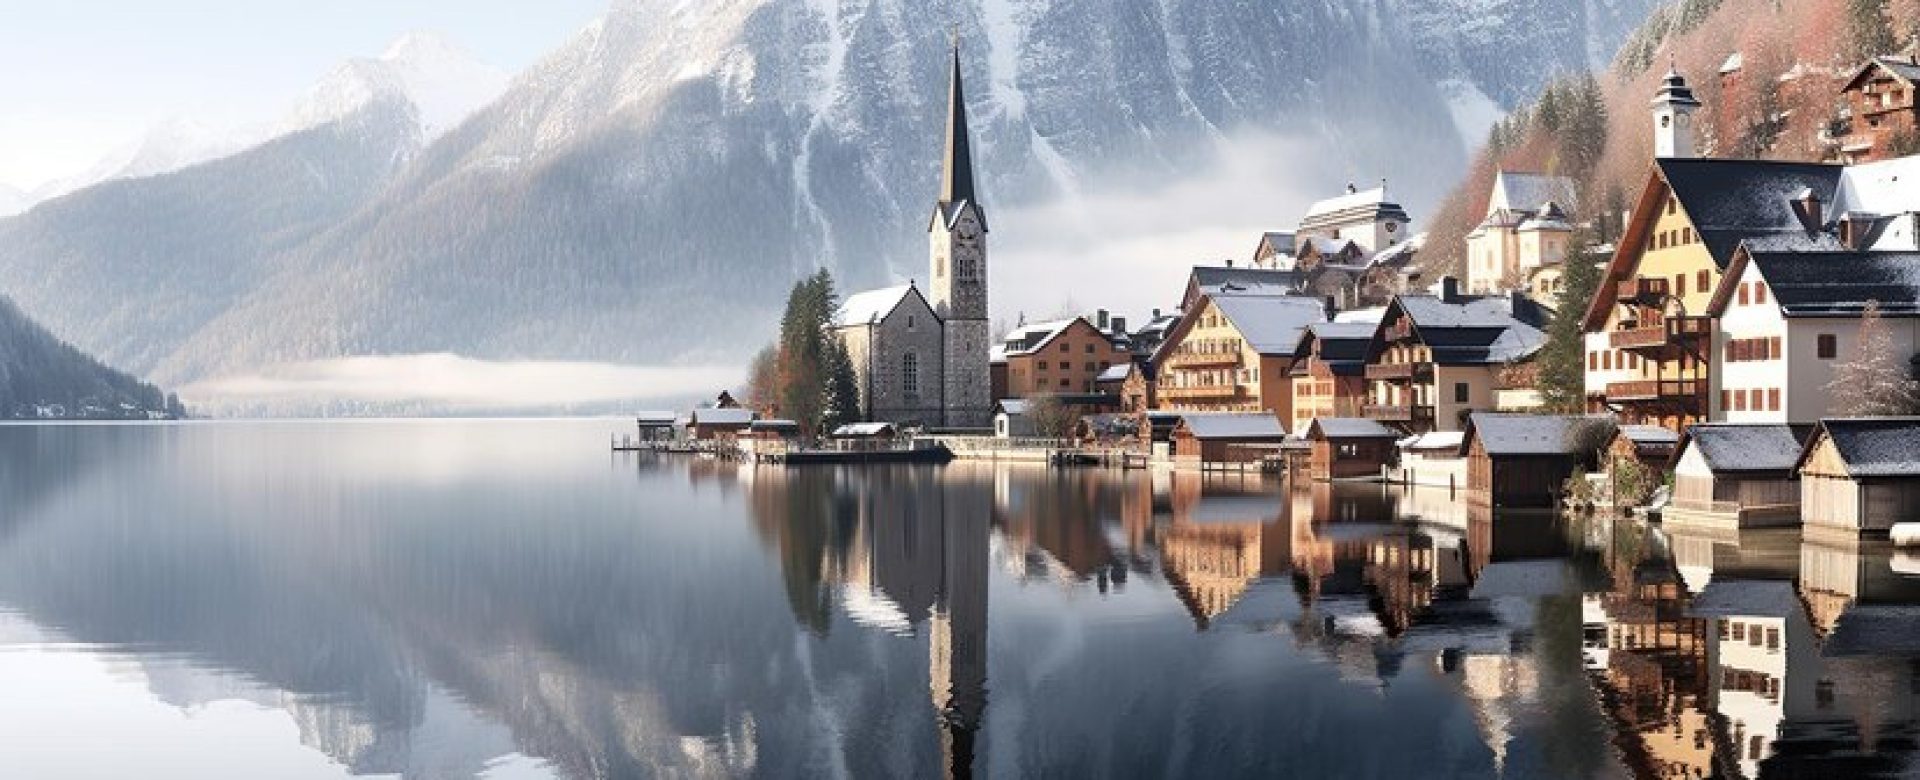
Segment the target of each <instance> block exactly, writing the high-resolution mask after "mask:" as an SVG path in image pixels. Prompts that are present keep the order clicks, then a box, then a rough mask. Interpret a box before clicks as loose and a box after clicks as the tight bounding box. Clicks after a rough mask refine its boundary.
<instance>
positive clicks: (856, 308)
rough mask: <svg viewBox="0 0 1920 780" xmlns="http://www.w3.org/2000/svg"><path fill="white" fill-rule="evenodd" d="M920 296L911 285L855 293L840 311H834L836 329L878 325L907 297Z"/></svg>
mask: <svg viewBox="0 0 1920 780" xmlns="http://www.w3.org/2000/svg"><path fill="white" fill-rule="evenodd" d="M919 294H920V291H919V290H918V289H915V288H914V286H913V285H911V284H902V285H898V286H895V287H883V288H881V289H878V290H868V291H866V292H860V293H854V294H853V295H849V296H847V299H846V300H845V301H842V302H841V303H840V308H839V309H836V310H834V312H833V325H834V327H836V328H851V327H855V326H858V325H872V324H875V323H878V322H879V321H881V320H884V319H886V318H887V315H889V314H892V313H893V310H894V309H896V308H899V306H900V302H901V301H904V300H906V299H907V296H909V295H919Z"/></svg>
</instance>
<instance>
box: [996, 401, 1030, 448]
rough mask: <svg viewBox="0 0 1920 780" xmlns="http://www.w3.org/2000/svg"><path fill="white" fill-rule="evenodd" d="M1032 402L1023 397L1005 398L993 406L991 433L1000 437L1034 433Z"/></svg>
mask: <svg viewBox="0 0 1920 780" xmlns="http://www.w3.org/2000/svg"><path fill="white" fill-rule="evenodd" d="M1031 409H1032V404H1029V403H1027V400H1026V399H1024V398H1005V399H1001V401H1000V403H998V404H995V405H994V407H993V435H994V436H996V437H998V438H1002V439H1014V438H1022V439H1024V438H1028V437H1031V436H1033V435H1034V433H1033V431H1034V426H1033V415H1032V414H1030V413H1029V412H1030V411H1031Z"/></svg>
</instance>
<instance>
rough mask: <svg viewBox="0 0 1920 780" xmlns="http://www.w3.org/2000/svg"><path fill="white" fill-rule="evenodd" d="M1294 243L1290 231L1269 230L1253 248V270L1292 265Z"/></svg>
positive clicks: (1261, 235)
mask: <svg viewBox="0 0 1920 780" xmlns="http://www.w3.org/2000/svg"><path fill="white" fill-rule="evenodd" d="M1295 247H1296V241H1295V239H1294V234H1293V232H1292V231H1288V230H1269V231H1267V232H1265V233H1262V234H1260V243H1258V244H1257V245H1255V246H1254V248H1253V265H1254V267H1255V268H1285V267H1287V266H1289V265H1291V264H1292V263H1293V255H1294V252H1295V251H1296V250H1295Z"/></svg>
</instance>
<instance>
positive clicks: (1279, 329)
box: [1213, 295, 1327, 355]
mask: <svg viewBox="0 0 1920 780" xmlns="http://www.w3.org/2000/svg"><path fill="white" fill-rule="evenodd" d="M1213 305H1214V306H1215V307H1216V308H1218V309H1219V310H1220V313H1221V314H1223V315H1225V316H1226V318H1227V320H1228V321H1229V322H1231V323H1233V329H1234V330H1235V331H1238V332H1239V334H1240V337H1241V338H1242V339H1245V340H1246V342H1247V345H1248V346H1250V347H1253V349H1254V351H1256V352H1259V353H1260V354H1262V355H1291V354H1293V351H1294V348H1295V347H1297V346H1299V344H1300V335H1301V333H1302V332H1304V331H1305V329H1306V328H1307V326H1309V325H1312V324H1314V323H1316V322H1325V321H1326V320H1327V307H1326V302H1325V301H1322V300H1320V299H1318V298H1308V297H1305V296H1287V297H1264V296H1263V297H1245V296H1232V295H1229V296H1223V297H1219V298H1215V299H1213Z"/></svg>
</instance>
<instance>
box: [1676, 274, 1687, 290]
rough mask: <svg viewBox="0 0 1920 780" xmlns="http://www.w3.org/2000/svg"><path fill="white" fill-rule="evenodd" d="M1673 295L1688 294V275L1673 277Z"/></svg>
mask: <svg viewBox="0 0 1920 780" xmlns="http://www.w3.org/2000/svg"><path fill="white" fill-rule="evenodd" d="M1673 294H1674V295H1686V294H1687V275H1686V274H1674V275H1673Z"/></svg>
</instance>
